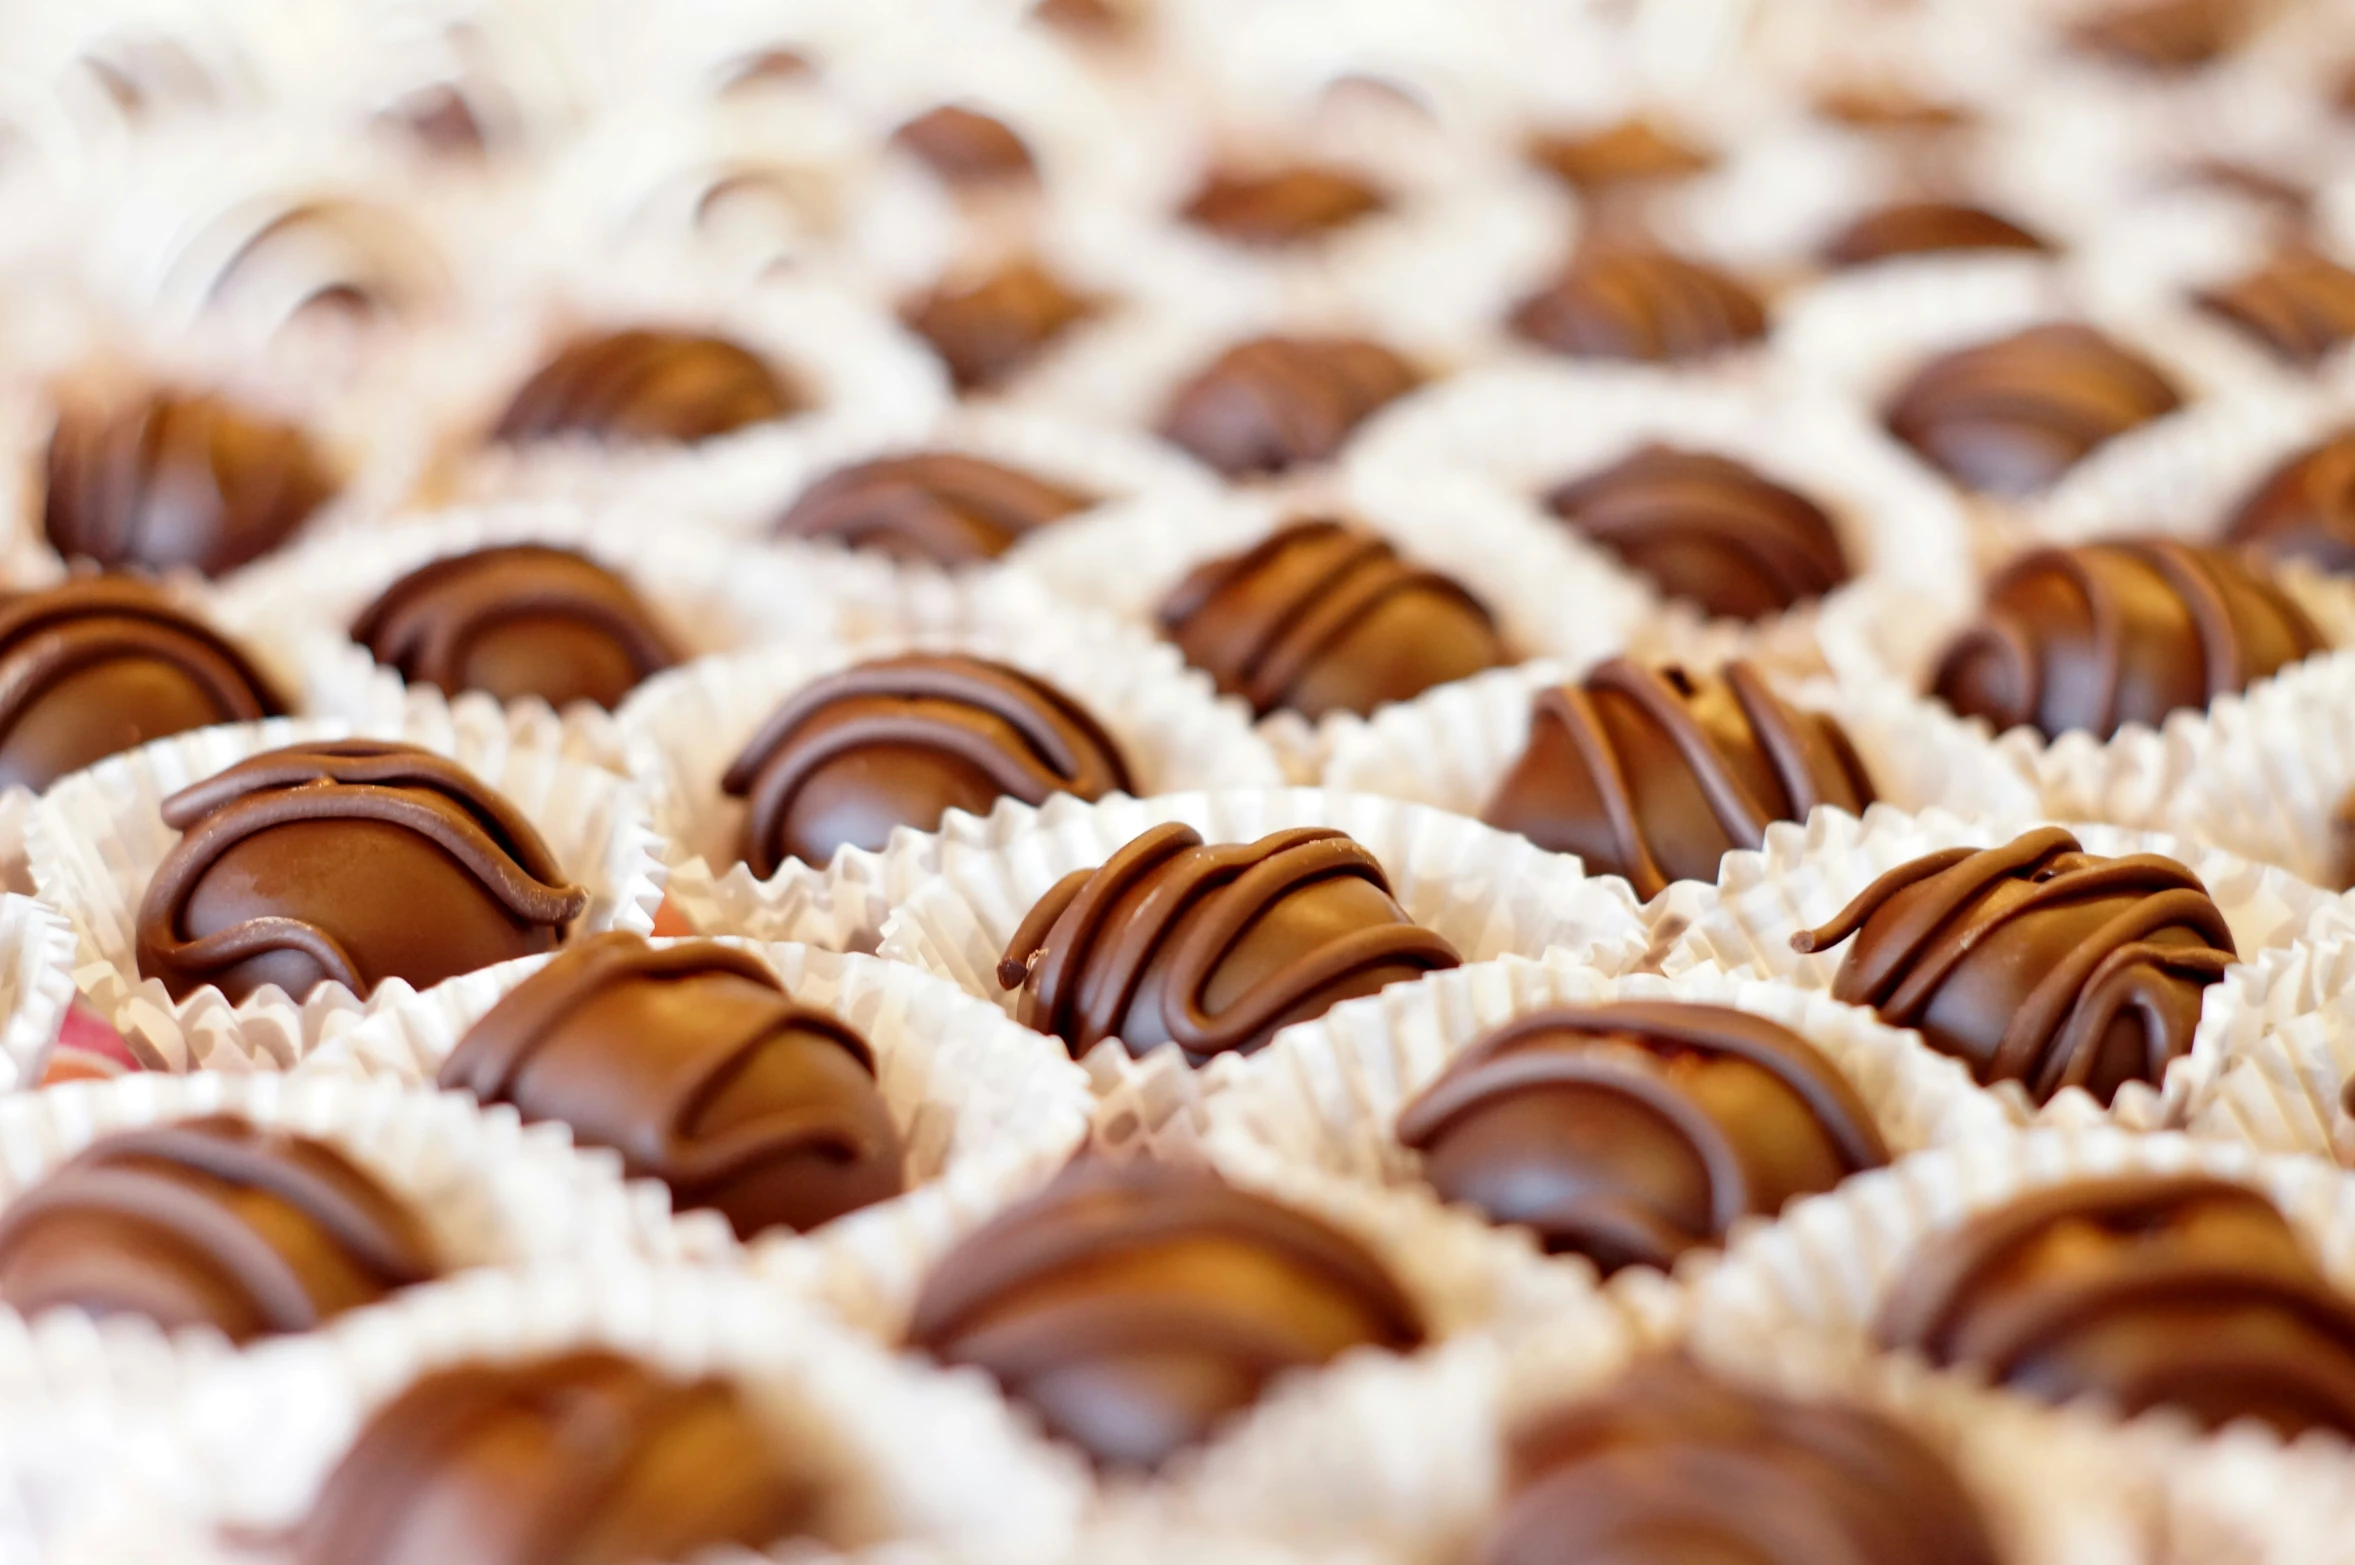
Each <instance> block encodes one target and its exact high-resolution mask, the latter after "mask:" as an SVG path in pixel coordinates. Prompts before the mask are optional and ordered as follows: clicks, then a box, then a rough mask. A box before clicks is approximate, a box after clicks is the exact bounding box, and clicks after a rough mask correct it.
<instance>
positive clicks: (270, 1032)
mask: <svg viewBox="0 0 2355 1565" xmlns="http://www.w3.org/2000/svg"><path fill="white" fill-rule="evenodd" d="M352 737H362V736H361V735H359V734H357V733H356V732H355V730H354V728H353V727H352V725H349V724H343V723H328V722H320V721H315V720H309V719H293V718H274V719H271V720H270V721H267V722H262V723H239V724H224V725H222V726H220V727H217V728H204V729H198V730H197V731H195V732H194V733H188V734H182V735H179V736H177V737H175V738H171V739H159V740H156V741H155V742H153V743H151V744H148V745H144V746H142V747H141V748H139V749H137V750H132V751H129V752H126V753H125V754H122V755H118V756H115V757H113V758H111V759H109V760H106V761H103V762H101V763H99V764H98V765H97V766H94V767H92V768H90V769H89V770H87V771H83V772H77V773H75V774H74V775H73V776H72V777H70V778H68V779H66V780H65V781H63V782H61V783H59V784H58V785H57V786H56V787H55V788H52V789H51V790H50V791H49V792H48V794H46V795H45V796H44V797H43V798H42V799H41V801H40V802H39V804H37V805H36V806H35V808H34V812H33V819H32V825H31V828H30V832H29V834H28V848H29V855H30V858H31V862H32V873H33V881H34V884H35V886H36V887H37V888H38V891H39V894H40V896H41V898H42V900H44V901H46V902H49V903H50V904H52V905H53V906H55V907H57V908H58V909H60V910H61V911H62V912H64V914H65V915H66V917H67V918H68V919H69V920H70V921H71V922H72V924H73V927H74V938H75V947H76V966H75V970H74V982H75V984H76V986H77V987H78V988H79V989H80V990H81V993H82V995H83V997H84V998H85V999H87V1000H88V1001H89V1002H90V1003H91V1005H92V1006H93V1007H95V1008H96V1009H97V1011H98V1013H99V1014H100V1015H101V1016H102V1017H103V1018H105V1020H106V1021H107V1022H108V1024H109V1025H111V1026H112V1027H113V1028H114V1029H115V1031H116V1032H118V1033H120V1034H121V1035H122V1036H123V1038H124V1040H125V1041H126V1043H127V1044H128V1045H129V1046H130V1048H131V1050H132V1051H133V1052H134V1053H135V1054H136V1055H137V1056H138V1057H139V1059H140V1061H141V1063H142V1064H144V1065H147V1066H149V1067H150V1068H154V1069H163V1070H192V1069H209V1070H225V1071H247V1070H275V1069H281V1068H284V1067H286V1066H289V1065H292V1064H294V1063H295V1062H296V1061H297V1060H299V1059H300V1058H301V1057H302V1056H303V1054H304V1053H306V1052H307V1051H308V1050H309V1049H310V1048H311V1047H313V1046H314V1045H315V1044H317V1043H318V1041H319V1040H320V1038H321V1036H322V1035H323V1033H324V1030H325V1027H326V1025H327V1021H328V1018H330V1017H331V1016H334V1015H335V1014H337V1013H339V1012H345V1011H353V1010H360V1011H368V1010H373V1009H376V1008H378V1007H381V1006H383V1005H386V1004H389V1003H391V1002H392V1001H394V1000H395V999H397V998H399V997H401V996H403V995H406V994H408V993H411V992H413V991H412V990H411V988H410V986H409V985H408V984H406V983H403V982H401V981H400V980H398V979H391V980H387V981H386V982H385V983H383V984H380V985H378V986H377V989H376V991H375V993H373V994H372V995H370V996H368V997H367V998H366V999H365V1000H363V999H361V998H360V997H359V996H357V995H355V994H353V993H352V992H351V990H349V989H347V988H345V987H344V986H343V985H341V984H338V983H333V982H328V983H322V984H320V985H319V986H318V987H316V988H315V989H313V990H312V991H311V993H310V994H308V995H304V996H294V995H288V994H287V993H286V992H285V991H284V990H282V989H279V988H278V987H277V986H275V985H265V986H264V987H263V988H261V989H260V990H258V991H256V992H255V993H253V994H252V995H249V996H247V997H246V998H245V999H244V1000H243V1001H241V1002H239V1003H237V1004H235V1005H231V1004H230V1003H229V1001H228V999H227V997H226V996H225V995H223V994H222V993H221V991H220V990H219V989H218V988H215V987H214V986H212V985H210V984H207V985H205V986H203V987H202V988H199V989H197V990H195V991H193V992H192V993H190V994H189V995H188V996H186V997H185V998H183V999H179V1000H175V999H173V998H172V997H171V996H170V994H169V993H167V992H166V990H165V989H164V986H163V984H162V983H161V982H159V981H158V980H156V979H153V978H147V977H144V976H142V975H141V974H140V972H139V966H138V960H137V957H136V954H135V953H136V937H137V920H138V911H139V903H140V899H141V898H142V897H143V896H144V895H145V894H146V891H147V885H148V882H149V881H150V880H151V879H152V878H153V877H154V875H155V871H156V869H157V867H158V866H159V865H160V864H162V862H163V860H164V856H165V855H166V854H167V853H169V852H170V851H171V848H172V846H173V845H174V844H175V843H176V842H177V841H178V840H179V834H178V833H176V832H174V831H173V830H172V829H171V828H170V827H168V826H166V825H165V824H164V823H163V819H162V817H161V815H160V814H159V813H158V810H159V806H160V805H161V804H162V801H163V800H165V799H166V798H168V797H170V796H171V795H172V794H174V793H176V792H178V791H179V790H180V789H182V788H185V787H187V786H189V785H190V784H191V783H195V782H198V781H201V780H202V779H204V778H207V777H210V776H212V775H213V774H215V773H216V772H219V771H222V770H224V769H226V768H227V767H230V766H233V765H235V764H236V763H237V762H239V761H241V760H244V759H245V758H247V757H248V756H252V755H258V754H260V753H262V752H263V751H265V750H273V749H278V748H280V747H282V746H285V745H289V744H295V743H298V742H308V741H312V740H321V739H342V738H352ZM365 737H370V738H381V739H402V740H407V741H409V742H412V743H417V744H422V745H423V746H425V747H426V748H427V749H434V748H435V747H436V744H437V741H443V740H447V739H449V738H451V737H453V736H452V735H449V734H447V733H434V732H431V731H424V732H420V731H416V730H411V729H406V728H402V727H385V728H378V729H375V730H373V731H372V732H370V733H368V734H366V735H365ZM454 737H455V738H456V740H457V743H456V744H455V745H453V746H451V747H450V748H448V749H446V750H444V751H442V753H445V754H448V755H449V756H450V757H451V758H452V759H454V760H456V761H457V762H458V763H459V764H460V765H462V766H464V767H465V768H466V769H467V770H469V771H471V772H473V773H474V774H475V775H476V776H477V777H479V778H481V779H482V780H483V781H484V782H485V783H487V784H489V785H490V786H491V787H492V788H494V789H496V790H497V791H498V792H499V793H501V794H502V795H504V796H505V797H506V798H507V800H508V801H509V802H510V803H512V804H513V805H514V806H515V807H516V808H517V809H519V810H521V811H522V812H523V814H524V816H525V817H526V818H527V819H529V820H530V821H531V823H532V824H533V826H534V827H536V828H537V829H538V830H539V832H540V835H541V836H542V837H543V838H545V839H546V841H547V844H548V847H549V849H550V851H551V852H552V853H554V855H555V857H556V862H557V864H558V865H559V867H560V868H561V869H562V870H563V872H564V873H565V875H566V876H567V877H569V878H570V879H571V880H572V882H573V883H574V884H576V885H579V886H581V887H583V888H584V889H586V890H587V891H588V893H589V904H588V907H587V909H586V911H584V912H583V913H582V915H581V917H580V918H579V920H578V921H577V922H576V923H575V925H574V928H575V930H576V931H578V932H584V933H585V932H593V931H596V930H603V929H628V930H635V931H637V932H638V933H641V934H644V933H648V932H650V931H651V930H652V929H653V927H654V912H655V909H656V908H657V907H658V906H659V905H660V904H661V901H662V885H663V879H664V870H663V866H662V861H661V860H660V858H658V857H657V856H656V853H655V839H654V834H653V828H652V824H651V819H650V816H649V812H648V809H647V805H646V801H645V799H644V797H643V796H642V795H641V794H640V793H639V792H638V790H637V789H636V788H634V787H633V786H631V785H630V784H629V783H627V782H625V781H624V780H623V779H622V778H620V777H619V776H617V775H615V774H614V773H611V772H608V771H605V770H603V769H601V768H598V767H594V766H590V765H587V764H585V763H583V762H580V761H574V760H567V759H565V758H564V757H562V756H561V755H559V754H558V753H556V752H555V751H551V750H545V749H540V748H537V747H534V746H531V745H528V744H524V743H519V742H517V740H516V739H515V737H514V736H513V735H512V734H511V733H510V732H509V731H508V729H507V728H506V726H505V725H504V724H503V723H500V724H492V725H485V726H483V727H481V728H476V729H471V730H464V731H461V732H459V733H458V734H456V735H455V736H454Z"/></svg>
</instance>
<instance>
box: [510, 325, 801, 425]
mask: <svg viewBox="0 0 2355 1565" xmlns="http://www.w3.org/2000/svg"><path fill="white" fill-rule="evenodd" d="M802 407H803V402H802V399H801V397H800V396H799V395H798V394H797V393H796V392H795V391H794V390H793V388H792V387H791V386H789V385H787V384H786V382H785V381H784V379H783V378H782V377H780V376H779V375H778V374H777V372H776V371H775V370H773V369H771V368H769V366H768V365H766V364H764V363H762V362H761V360H760V359H759V357H758V356H757V355H755V354H754V353H752V352H751V350H749V349H747V348H745V347H744V346H742V345H741V344H739V343H735V342H731V341H729V340H728V339H727V338H725V337H711V336H705V335H702V334H700V333H696V332H684V331H654V330H647V329H643V328H633V329H630V330H626V331H616V332H606V333H603V334H601V335H596V336H588V337H581V338H578V339H576V340H574V341H573V342H571V343H568V344H567V345H565V346H564V347H563V348H561V349H559V350H558V351H557V354H556V356H555V357H554V358H552V359H550V360H549V361H548V362H547V363H546V364H545V365H543V366H541V368H540V369H538V370H537V371H535V372H534V373H533V375H532V377H531V379H529V380H527V381H525V382H524V383H523V387H522V389H521V390H519V391H517V392H516V393H515V400H514V401H512V402H510V403H509V404H508V405H507V411H506V412H505V413H503V414H501V415H500V417H499V424H498V428H497V429H496V430H494V431H493V433H492V438H493V439H495V440H499V441H503V442H505V443H507V444H509V445H524V444H528V443H529V442H532V441H536V440H554V439H558V438H561V437H564V436H581V437H587V438H589V439H594V440H604V441H614V442H624V441H657V440H670V441H679V442H682V443H687V444H693V443H695V442H698V441H704V440H710V439H713V438H715V437H717V436H720V435H727V434H733V433H734V432H735V431H737V430H739V429H744V428H748V427H749V426H751V425H754V424H765V423H767V422H769V421H770V420H771V419H779V418H783V417H785V416H786V415H788V414H791V413H798V412H800V411H801V410H802Z"/></svg>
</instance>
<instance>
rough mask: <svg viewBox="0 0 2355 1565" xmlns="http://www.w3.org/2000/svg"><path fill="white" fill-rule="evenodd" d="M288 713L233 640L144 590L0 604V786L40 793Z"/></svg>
mask: <svg viewBox="0 0 2355 1565" xmlns="http://www.w3.org/2000/svg"><path fill="white" fill-rule="evenodd" d="M285 710H286V708H285V704H284V702H283V701H282V700H281V699H280V698H279V696H278V694H277V692H276V691H275V690H273V689H272V688H271V686H270V683H269V681H268V680H266V679H264V678H263V677H262V674H261V671H260V670H259V669H257V668H255V667H254V666H253V664H252V662H251V661H249V660H248V659H247V657H246V656H245V654H244V653H242V652H240V651H239V650H238V649H237V647H236V645H235V644H234V643H232V642H231V641H229V640H228V639H227V638H226V637H224V636H222V635H221V634H220V633H219V632H218V631H216V630H214V629H213V628H212V627H211V626H209V625H207V624H205V623H204V622H203V621H202V620H199V619H198V618H196V617H195V616H194V615H193V614H190V613H189V612H187V611H186V610H185V609H182V608H181V607H179V606H178V605H177V604H175V603H174V602H173V601H172V600H171V599H170V598H168V597H166V596H165V595H164V594H163V593H162V592H161V591H159V590H158V589H156V588H155V587H153V586H151V585H150V584H148V583H146V582H144V581H140V580H138V579H136V578H133V577H128V576H88V577H77V578H74V579H71V580H68V581H66V582H64V583H62V584H61V585H59V586H55V587H47V588H42V589H40V590H37V591H33V592H25V593H18V594H15V595H13V596H9V597H6V598H0V787H7V788H30V789H32V790H33V791H34V792H35V793H39V792H40V791H42V790H43V789H45V788H47V787H48V786H49V785H50V784H51V783H53V782H55V781H57V779H58V778H60V777H63V776H64V775H65V774H66V773H68V772H76V771H80V770H81V769H82V768H83V767H85V766H89V765H91V764H93V763H94V762H97V761H101V760H104V759H105V758H106V757H108V756H110V755H116V754H119V753H120V752H122V751H124V750H129V749H132V748H135V747H136V746H139V745H142V744H145V743H146V742H147V741H148V740H150V739H162V738H165V737H167V736H169V735H172V734H178V733H185V732H187V731H188V730H189V729H192V728H207V727H210V726H211V725H213V724H215V723H248V722H253V721H255V720H257V719H260V718H264V717H275V716H278V715H280V714H281V713H283V712H284V711H285Z"/></svg>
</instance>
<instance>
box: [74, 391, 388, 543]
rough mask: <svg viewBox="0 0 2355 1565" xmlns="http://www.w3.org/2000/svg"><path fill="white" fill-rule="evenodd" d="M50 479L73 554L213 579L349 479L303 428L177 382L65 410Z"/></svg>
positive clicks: (290, 529)
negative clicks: (180, 388) (175, 386)
mask: <svg viewBox="0 0 2355 1565" xmlns="http://www.w3.org/2000/svg"><path fill="white" fill-rule="evenodd" d="M45 478H46V485H47V489H46V496H45V498H44V500H43V502H42V516H41V525H42V529H43V531H44V532H46V533H47V535H48V538H49V542H50V543H51V544H52V545H54V546H55V547H56V549H57V552H58V553H60V554H62V555H64V556H65V557H66V558H68V559H87V560H94V561H96V562H97V563H98V564H100V565H103V566H108V567H117V566H131V567H135V568H138V569H142V570H153V571H168V570H177V569H182V568H185V569H188V570H193V571H198V572H201V573H202V574H204V575H207V576H217V575H219V574H221V573H222V572H224V571H229V570H234V569H235V568H236V567H238V566H240V565H243V564H246V563H247V562H248V561H251V560H255V559H258V558H260V557H261V556H262V555H265V554H267V553H269V552H270V551H271V550H272V549H275V548H277V547H278V546H279V545H280V544H282V543H284V542H285V541H286V540H287V539H288V538H290V537H292V536H293V535H294V532H295V530H296V529H297V528H299V527H301V526H302V525H303V523H304V522H306V521H308V520H309V519H310V518H311V516H312V514H313V513H315V512H316V511H318V510H319V509H320V507H322V506H324V505H325V504H326V503H327V502H328V501H329V500H331V499H333V498H334V497H335V494H336V491H337V490H338V489H339V488H341V487H342V484H341V480H340V479H339V478H338V477H337V476H336V474H335V473H334V472H333V470H332V469H331V468H330V467H329V465H328V463H327V460H326V458H325V457H324V456H323V455H322V454H321V453H320V451H319V450H318V449H317V447H315V446H314V445H313V444H312V442H311V439H310V437H309V436H308V435H306V434H305V433H304V432H303V431H302V430H300V429H298V428H296V427H295V426H294V425H292V424H287V423H281V422H279V421H278V420H276V419H272V418H268V417H265V416H263V415H261V414H259V413H255V412H252V411H250V410H248V409H245V408H241V407H239V406H237V405H236V404H234V403H232V402H230V401H228V400H227V399H226V398H223V397H218V396H212V395H206V394H202V393H182V392H173V391H159V392H154V393H151V394H149V395H147V396H144V397H136V398H132V399H131V400H129V401H125V402H118V403H113V404H98V403H79V402H75V403H68V404H67V405H66V406H64V407H62V408H61V409H59V411H58V415H57V427H56V429H55V430H54V431H53V432H52V433H51V435H50V437H49V452H48V460H47V467H46V474H45Z"/></svg>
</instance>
